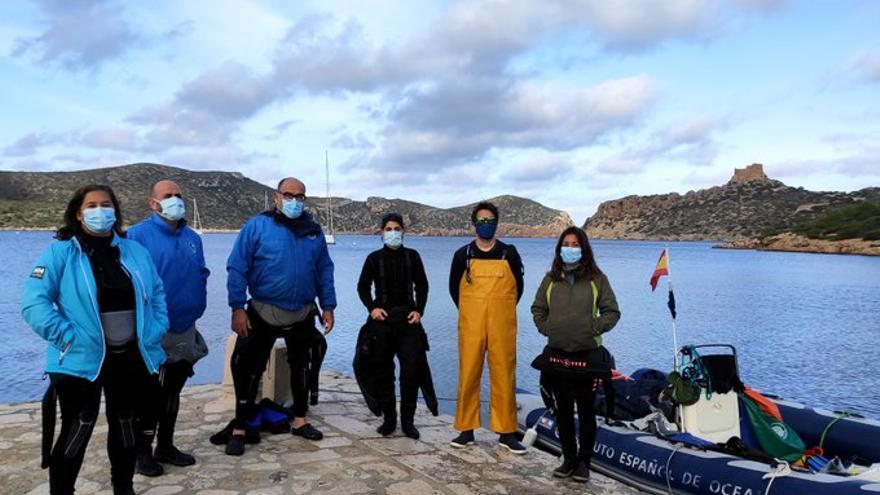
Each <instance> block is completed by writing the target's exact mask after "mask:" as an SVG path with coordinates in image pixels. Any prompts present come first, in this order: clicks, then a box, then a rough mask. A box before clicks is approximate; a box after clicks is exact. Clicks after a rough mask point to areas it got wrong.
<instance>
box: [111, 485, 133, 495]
mask: <svg viewBox="0 0 880 495" xmlns="http://www.w3.org/2000/svg"><path fill="white" fill-rule="evenodd" d="M113 495H137V493H135V491H134V487H133V486H131V485H125V486H116V485H113Z"/></svg>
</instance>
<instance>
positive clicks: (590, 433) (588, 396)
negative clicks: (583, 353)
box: [574, 377, 596, 467]
mask: <svg viewBox="0 0 880 495" xmlns="http://www.w3.org/2000/svg"><path fill="white" fill-rule="evenodd" d="M575 384H576V385H575V387H574V399H575V401H576V403H577V408H578V426H579V428H578V441H579V443H580V450H579V451H578V460H581V461H584V463H586V465H587V467H590V460H591V459H592V458H593V443H594V442H595V441H596V400H595V399H596V392H595V390H593V386H594V384H595V380H594V379H593V378H591V377H579V378H578V379H577V380H576V381H575Z"/></svg>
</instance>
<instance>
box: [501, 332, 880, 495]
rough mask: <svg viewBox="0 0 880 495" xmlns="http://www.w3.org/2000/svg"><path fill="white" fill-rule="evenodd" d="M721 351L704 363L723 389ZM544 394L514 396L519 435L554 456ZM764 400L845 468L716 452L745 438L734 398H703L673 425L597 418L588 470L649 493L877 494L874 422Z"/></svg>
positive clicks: (877, 427)
mask: <svg viewBox="0 0 880 495" xmlns="http://www.w3.org/2000/svg"><path fill="white" fill-rule="evenodd" d="M696 347H713V346H696ZM714 347H718V346H717V345H715V346H714ZM721 347H727V348H729V349H731V350H732V355H726V356H725V355H722V356H718V357H717V358H715V359H714V361H713V359H712V358H703V359H704V362H705V363H706V364H710V365H711V366H709V367H708V368H709V369H710V371H711V373H707V375H709V374H715V375H716V376H715V378H717V380H716V381H717V382H721V381H723V380H722V377H721V376H720V374H719V373H718V370H720V369H721V368H724V367H725V366H726V367H727V368H728V370H729V373H728V375H734V376H735V377H737V378H736V380H738V374H739V370H738V369H737V365H736V350H735V349H733V347H732V346H721ZM689 349H690V351H687V352H693V354H694V355H696V352H695V351H694V350H695V349H696V348H695V347H693V346H692V347H690V348H689ZM683 352H685V348H683ZM719 364H723V365H724V366H720V367H719V366H718V365H719ZM713 368H714V369H713ZM651 371H654V370H651ZM656 373H659V372H656ZM660 374H661V375H662V373H660ZM634 375H635V374H634ZM702 391H703V392H705V391H706V389H703V390H702ZM542 393H544V391H543V390H542ZM544 395H545V396H544V397H542V396H541V395H538V394H534V393H530V392H528V391H524V390H518V391H517V407H518V420H519V429H520V432H521V433H523V434H524V436H525V438H526V440H525V441H526V443H529V442H530V440H531V439H534V442H535V444H536V445H537V446H539V447H541V448H543V449H545V450H549V451H550V452H553V453H555V454H559V453H560V452H561V445H560V442H559V438H558V435H557V429H556V418H555V417H554V416H553V415H552V412H551V410H549V409H548V408H547V405H548V397H547V396H546V393H544ZM550 400H551V401H552V398H551V399H550ZM769 400H770V401H771V402H772V403H773V404H775V406H776V407H778V409H779V413H781V415H782V421H784V425H785V426H783V428H790V429H791V430H794V431H795V432H797V436H799V437H800V439H801V440H802V441H803V444H804V445H805V446H816V445H821V446H822V449H823V457H820V458H821V459H825V458H826V457H827V458H832V459H833V458H837V459H839V460H844V461H843V462H841V461H837V462H838V467H842V468H845V469H843V470H841V469H837V470H836V471H837V472H838V473H839V474H834V473H835V470H830V472H827V471H829V470H828V469H827V468H825V469H808V467H810V466H804V467H792V466H790V465H789V464H788V463H787V462H778V460H773V459H772V458H770V457H766V456H764V458H763V461H761V460H756V458H755V457H754V456H753V457H751V458H748V457H741V456H739V455H734V454H733V453H730V452H729V451H725V449H722V448H721V444H724V443H725V442H727V441H728V440H729V439H730V438H731V437H737V439H739V438H740V437H742V436H748V431H747V429H748V426H746V425H745V422H744V421H741V420H742V418H743V417H744V416H741V415H740V404H739V399H738V398H737V393H736V392H735V391H729V392H727V393H723V392H722V393H715V394H701V395H700V398H699V401H698V402H697V403H694V404H693V405H689V406H687V407H680V408H679V409H677V414H676V415H675V417H676V419H677V422H676V424H672V423H669V422H668V421H667V420H666V417H665V416H666V415H663V413H662V412H660V411H659V410H655V412H654V413H653V416H654V420H655V422H654V423H650V422H645V421H643V422H641V423H639V421H638V420H636V421H616V420H609V421H606V420H605V418H602V417H600V418H599V420H598V431H597V433H596V441H595V443H594V446H593V458H592V469H593V470H595V471H597V472H600V473H602V474H605V475H607V476H610V477H612V478H615V479H617V480H619V481H621V482H624V483H626V484H629V485H631V486H633V487H635V488H638V489H640V490H642V491H645V492H647V493H653V494H694V495H770V494H773V495H855V494H858V495H870V494H880V421H876V420H873V419H867V418H863V417H860V416H857V415H852V414H844V413H836V412H832V411H826V410H822V409H813V408H810V407H807V406H804V405H802V404H798V403H795V402H789V401H785V400H782V399H780V398H776V397H773V396H769ZM661 416H662V417H661ZM645 419H649V418H645ZM741 427H742V428H743V430H741ZM774 429H775V425H774ZM680 433H685V434H680ZM777 434H779V432H777ZM798 456H799V454H796V455H795V457H798ZM813 467H815V466H813Z"/></svg>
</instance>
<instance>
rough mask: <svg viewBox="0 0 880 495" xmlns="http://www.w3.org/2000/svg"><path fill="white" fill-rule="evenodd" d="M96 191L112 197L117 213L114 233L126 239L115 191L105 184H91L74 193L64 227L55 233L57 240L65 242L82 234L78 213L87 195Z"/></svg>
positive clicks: (68, 204)
mask: <svg viewBox="0 0 880 495" xmlns="http://www.w3.org/2000/svg"><path fill="white" fill-rule="evenodd" d="M94 191H104V192H105V193H107V195H108V196H110V202H111V203H113V211H114V212H115V213H116V223H114V224H113V231H114V232H116V234H117V235H118V236H119V237H125V231H124V230H122V208H121V207H120V206H119V200H117V199H116V194H114V193H113V189H111V188H110V186H105V185H103V184H89V185H87V186H83V187H81V188H79V189H77V190H76V192H75V193H73V197H72V198H70V201H69V202H68V203H67V209H66V210H64V225H62V226H61V227H59V228H58V230H56V231H55V238H56V239H59V240H62V241H65V240H67V239H70V238H71V237H73V236H74V235H76V234H77V233H79V232H82V225H80V222H79V220H77V218H76V212H78V211H79V209H80V208H81V207H82V204H83V200H84V199H86V194H88V193H90V192H94Z"/></svg>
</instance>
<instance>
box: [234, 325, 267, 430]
mask: <svg viewBox="0 0 880 495" xmlns="http://www.w3.org/2000/svg"><path fill="white" fill-rule="evenodd" d="M247 314H248V319H250V322H251V330H250V332H248V336H247V337H242V336H238V337H237V338H236V339H235V349H234V350H233V351H232V357H231V358H230V360H229V361H230V362H229V367H230V370H231V371H232V383H233V385H234V386H235V428H240V429H244V428H245V426H246V425H247V422H248V420H249V419H251V418H253V417H254V414H256V412H257V404H256V399H257V393H258V392H259V388H260V378H261V377H262V376H263V372H264V371H265V370H266V362H268V361H269V354H270V353H271V352H272V346H273V345H275V338H276V333H275V330H274V327H272V326H271V325H269V324H267V323H266V322H264V321H263V320H262V318H260V317H259V315H257V312H256V311H254V310H253V309H251V308H248V310H247Z"/></svg>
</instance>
